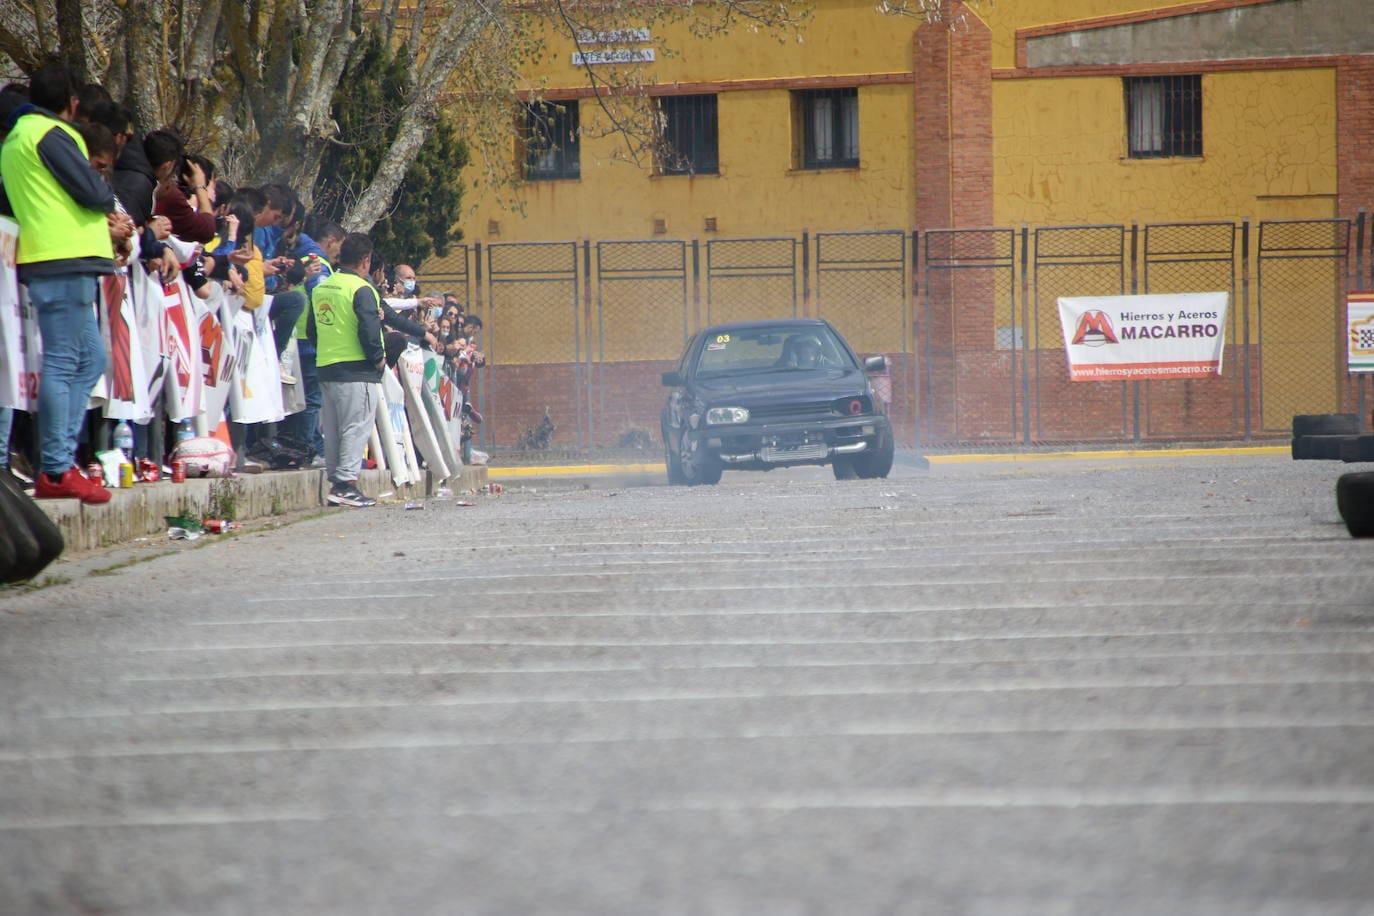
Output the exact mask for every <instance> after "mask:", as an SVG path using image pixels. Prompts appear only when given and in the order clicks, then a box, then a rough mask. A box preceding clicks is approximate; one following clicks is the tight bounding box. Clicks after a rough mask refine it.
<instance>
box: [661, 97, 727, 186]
mask: <svg viewBox="0 0 1374 916" xmlns="http://www.w3.org/2000/svg"><path fill="white" fill-rule="evenodd" d="M658 118H659V129H660V133H661V139H662V141H663V146H664V149H663V152H662V154H661V155H660V157H659V171H660V172H662V173H663V174H664V175H714V174H718V173H719V172H720V152H719V136H720V126H719V123H718V121H717V114H716V97H715V96H714V95H667V96H661V97H659V99H658Z"/></svg>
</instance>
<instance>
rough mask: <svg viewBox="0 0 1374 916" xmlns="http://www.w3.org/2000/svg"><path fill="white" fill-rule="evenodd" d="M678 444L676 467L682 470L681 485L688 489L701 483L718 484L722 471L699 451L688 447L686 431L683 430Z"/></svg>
mask: <svg viewBox="0 0 1374 916" xmlns="http://www.w3.org/2000/svg"><path fill="white" fill-rule="evenodd" d="M678 442H679V447H678V467H680V468H681V469H682V482H683V483H685V484H687V486H689V487H691V486H696V485H697V484H703V483H704V484H713V483H720V475H721V471H722V470H723V469H722V468H721V466H720V465H719V464H717V463H716V462H714V461H712V460H711V459H709V458H707V457H706V456H705V455H703V454H701V451H700V449H693V448H691V447H689V446H688V444H687V431H686V430H683V432H682V438H681V439H679V440H678Z"/></svg>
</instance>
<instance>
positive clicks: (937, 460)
mask: <svg viewBox="0 0 1374 916" xmlns="http://www.w3.org/2000/svg"><path fill="white" fill-rule="evenodd" d="M1291 451H1292V449H1291V447H1290V446H1287V445H1256V446H1245V447H1237V448H1175V449H1118V450H1116V451H1101V452H1027V453H1024V454H1022V453H1019V452H1008V453H1003V454H995V455H979V454H969V455H927V456H926V459H927V460H928V461H929V462H930V463H931V464H972V463H975V462H982V461H1067V460H1080V459H1085V458H1088V459H1091V458H1191V457H1196V456H1209V455H1223V456H1236V455H1288V454H1290V453H1291Z"/></svg>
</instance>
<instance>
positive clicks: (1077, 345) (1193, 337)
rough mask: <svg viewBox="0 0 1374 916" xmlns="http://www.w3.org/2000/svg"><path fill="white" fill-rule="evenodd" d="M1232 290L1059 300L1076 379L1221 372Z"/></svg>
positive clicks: (1179, 376)
mask: <svg viewBox="0 0 1374 916" xmlns="http://www.w3.org/2000/svg"><path fill="white" fill-rule="evenodd" d="M1229 299H1230V295H1229V294H1228V293H1180V294H1176V295H1153V296H1085V297H1077V298H1061V299H1060V300H1059V323H1060V324H1061V325H1062V326H1063V328H1064V348H1065V350H1066V351H1067V352H1068V357H1069V378H1070V379H1071V380H1072V381H1075V382H1111V381H1127V380H1137V379H1187V378H1211V377H1212V376H1217V375H1221V354H1222V350H1223V347H1224V346H1225V344H1226V306H1227V303H1228V301H1229Z"/></svg>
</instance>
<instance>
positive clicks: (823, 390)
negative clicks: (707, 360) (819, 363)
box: [691, 368, 868, 407]
mask: <svg viewBox="0 0 1374 916" xmlns="http://www.w3.org/2000/svg"><path fill="white" fill-rule="evenodd" d="M691 387H692V389H693V390H694V391H695V393H696V395H697V396H698V397H700V398H702V399H703V400H705V401H708V402H710V403H712V404H723V403H724V402H725V401H729V402H730V403H731V404H734V405H737V406H740V407H749V406H752V405H754V404H780V403H803V402H807V401H825V400H833V399H836V398H842V397H847V396H851V395H855V394H863V393H865V392H866V391H867V390H868V378H867V376H866V375H865V374H864V373H863V372H860V371H859V370H857V369H841V368H833V369H815V370H810V371H791V372H760V373H751V374H747V375H728V376H721V377H719V378H707V379H696V380H695V381H694V383H693V384H692V386H691Z"/></svg>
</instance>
